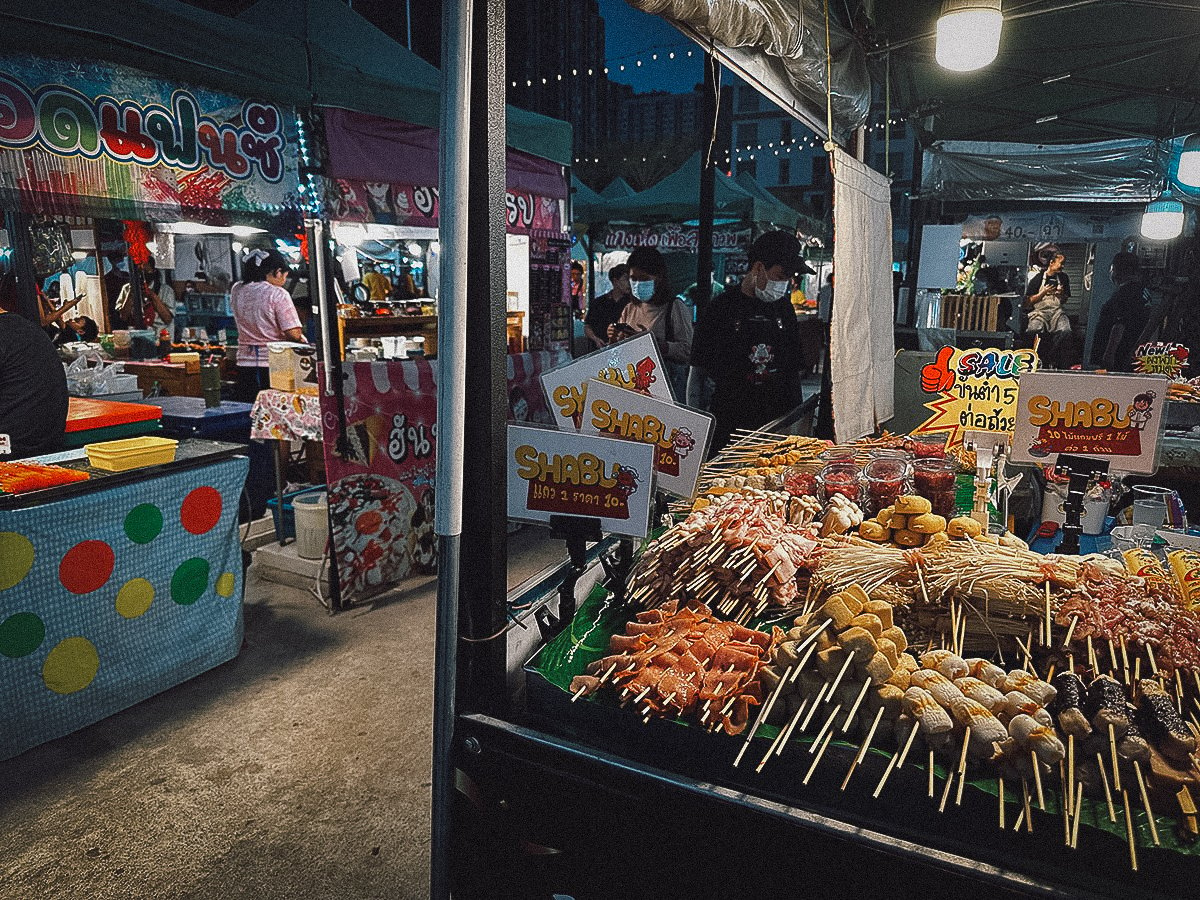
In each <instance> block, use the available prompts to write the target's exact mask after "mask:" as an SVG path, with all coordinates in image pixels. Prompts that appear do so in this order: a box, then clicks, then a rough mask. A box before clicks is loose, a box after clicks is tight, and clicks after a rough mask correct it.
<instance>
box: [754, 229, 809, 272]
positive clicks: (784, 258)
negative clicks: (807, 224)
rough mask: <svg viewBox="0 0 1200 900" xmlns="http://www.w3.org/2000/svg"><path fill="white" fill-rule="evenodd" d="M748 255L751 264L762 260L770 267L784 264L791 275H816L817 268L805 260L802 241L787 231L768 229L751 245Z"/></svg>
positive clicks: (784, 268)
mask: <svg viewBox="0 0 1200 900" xmlns="http://www.w3.org/2000/svg"><path fill="white" fill-rule="evenodd" d="M746 257H747V259H748V260H749V262H750V264H751V265H754V263H756V262H761V263H762V264H763V265H764V266H766V267H767V268H768V269H769V268H771V267H772V266H776V265H779V266H783V270H784V272H786V273H788V274H789V275H816V274H817V273H816V270H815V269H813V268H812V267H810V266H809V264H808V263H807V262H805V260H804V254H803V253H802V248H801V246H800V242H799V241H798V240H796V237H795V236H794V235H792V234H790V233H788V232H786V231H768V232H767V233H766V234H764V235H761V236H760V237H759V238H758V240H756V241H755V242H754V243H753V244H751V245H750V249H749V251H748V252H747V253H746Z"/></svg>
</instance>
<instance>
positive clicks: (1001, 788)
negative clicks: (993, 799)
mask: <svg viewBox="0 0 1200 900" xmlns="http://www.w3.org/2000/svg"><path fill="white" fill-rule="evenodd" d="M998 785H999V790H998V791H997V792H996V796H997V797H998V798H999V800H1000V830H1001V831H1003V830H1004V776H1003V775H1001V776H1000V778H999V782H998Z"/></svg>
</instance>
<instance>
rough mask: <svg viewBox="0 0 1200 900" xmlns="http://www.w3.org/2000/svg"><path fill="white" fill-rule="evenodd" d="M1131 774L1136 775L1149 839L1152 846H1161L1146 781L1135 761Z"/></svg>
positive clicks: (1140, 767) (1139, 765)
mask: <svg viewBox="0 0 1200 900" xmlns="http://www.w3.org/2000/svg"><path fill="white" fill-rule="evenodd" d="M1133 772H1134V774H1135V775H1137V783H1138V791H1139V792H1140V793H1141V795H1142V806H1144V807H1146V821H1147V822H1149V823H1150V837H1151V838H1152V839H1153V841H1154V846H1155V847H1158V846H1161V844H1160V843H1159V840H1158V824H1157V823H1156V822H1155V821H1154V810H1153V809H1151V808H1150V794H1149V793H1148V792H1147V791H1146V779H1145V778H1144V777H1143V776H1142V766H1141V763H1139V762H1138V761H1137V760H1136V759H1135V760H1134V761H1133Z"/></svg>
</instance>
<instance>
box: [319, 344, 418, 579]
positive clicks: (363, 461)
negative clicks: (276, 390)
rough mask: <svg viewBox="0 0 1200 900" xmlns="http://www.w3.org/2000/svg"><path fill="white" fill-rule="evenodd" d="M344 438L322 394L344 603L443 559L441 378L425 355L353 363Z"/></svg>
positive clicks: (334, 543)
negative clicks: (438, 489)
mask: <svg viewBox="0 0 1200 900" xmlns="http://www.w3.org/2000/svg"><path fill="white" fill-rule="evenodd" d="M344 371H345V373H346V381H345V386H344V390H343V394H344V397H345V410H346V428H345V437H344V439H343V437H342V431H341V429H340V427H339V422H338V414H337V409H336V403H334V401H333V398H326V397H324V396H322V398H321V406H322V427H323V432H324V436H325V474H326V478H327V480H328V484H329V524H330V538H331V540H332V547H333V554H334V559H335V560H336V565H337V575H338V586H339V588H340V590H341V596H342V599H343V601H344V602H348V601H352V600H356V599H361V598H363V597H369V596H371V595H372V594H375V593H378V592H379V591H382V590H385V589H387V588H389V587H391V586H393V585H394V584H395V583H396V582H398V581H400V580H402V579H404V578H407V577H408V576H410V575H419V574H428V573H431V572H434V571H435V570H436V567H437V539H436V537H435V536H434V533H433V499H434V474H435V465H436V450H437V424H436V423H437V381H436V378H435V377H434V367H433V365H432V364H431V363H430V362H429V360H426V359H409V360H395V361H391V362H358V363H347V364H346V366H345V367H344Z"/></svg>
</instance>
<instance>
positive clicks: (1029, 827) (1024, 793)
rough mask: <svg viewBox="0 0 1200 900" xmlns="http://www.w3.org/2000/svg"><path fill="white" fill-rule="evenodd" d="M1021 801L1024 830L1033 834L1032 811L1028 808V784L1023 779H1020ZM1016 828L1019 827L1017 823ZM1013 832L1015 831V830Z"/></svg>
mask: <svg viewBox="0 0 1200 900" xmlns="http://www.w3.org/2000/svg"><path fill="white" fill-rule="evenodd" d="M1021 801H1022V806H1023V809H1022V810H1021V815H1022V816H1023V817H1024V819H1025V830H1026V831H1028V832H1029V833H1030V834H1033V810H1031V809H1030V808H1029V782H1028V781H1026V780H1025V779H1024V778H1022V779H1021ZM1017 827H1018V828H1019V827H1020V823H1019V822H1018V823H1017ZM1013 830H1014V831H1015V830H1016V829H1013Z"/></svg>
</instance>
